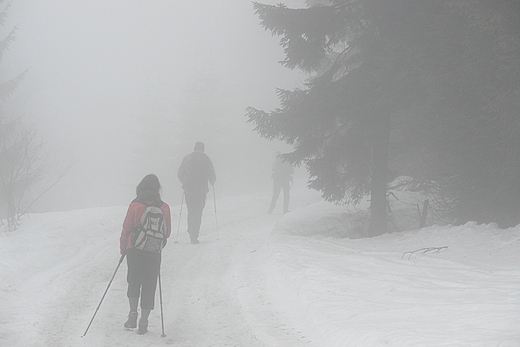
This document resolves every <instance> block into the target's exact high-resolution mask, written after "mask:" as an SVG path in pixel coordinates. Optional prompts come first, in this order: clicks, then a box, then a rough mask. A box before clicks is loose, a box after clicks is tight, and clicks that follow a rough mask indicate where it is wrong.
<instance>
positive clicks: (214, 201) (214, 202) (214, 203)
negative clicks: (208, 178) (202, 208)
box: [213, 185, 218, 240]
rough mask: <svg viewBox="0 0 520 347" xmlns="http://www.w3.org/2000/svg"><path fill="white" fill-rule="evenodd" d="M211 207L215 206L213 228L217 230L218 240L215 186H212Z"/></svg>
mask: <svg viewBox="0 0 520 347" xmlns="http://www.w3.org/2000/svg"><path fill="white" fill-rule="evenodd" d="M213 206H215V228H216V229H217V240H218V223H217V199H216V197H215V185H213Z"/></svg>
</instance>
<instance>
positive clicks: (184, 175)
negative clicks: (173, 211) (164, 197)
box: [177, 142, 216, 244]
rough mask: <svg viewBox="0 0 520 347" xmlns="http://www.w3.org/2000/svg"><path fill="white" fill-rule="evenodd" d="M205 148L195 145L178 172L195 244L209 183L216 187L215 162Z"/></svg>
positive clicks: (197, 241)
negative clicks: (205, 151)
mask: <svg viewBox="0 0 520 347" xmlns="http://www.w3.org/2000/svg"><path fill="white" fill-rule="evenodd" d="M204 147H205V146H204V143H202V142H197V143H195V147H194V149H193V152H192V153H190V154H188V155H186V156H185V157H184V158H183V159H182V163H181V165H180V166H179V169H178V170H177V177H178V178H179V180H180V181H181V183H182V189H183V190H184V198H185V200H186V207H187V208H188V233H189V234H190V239H191V243H193V244H196V243H199V231H200V224H201V220H202V211H203V210H204V206H205V205H206V194H207V193H208V191H209V188H208V182H209V183H211V185H214V184H215V180H216V176H215V169H214V167H213V162H212V161H211V159H210V158H209V157H208V156H207V155H206V154H205V153H204Z"/></svg>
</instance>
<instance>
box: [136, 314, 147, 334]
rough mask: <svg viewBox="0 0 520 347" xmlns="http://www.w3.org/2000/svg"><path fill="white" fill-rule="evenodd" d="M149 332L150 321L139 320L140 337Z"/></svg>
mask: <svg viewBox="0 0 520 347" xmlns="http://www.w3.org/2000/svg"><path fill="white" fill-rule="evenodd" d="M147 332H148V321H147V320H143V319H142V318H141V319H140V320H139V329H137V333H138V334H139V335H143V334H146V333H147Z"/></svg>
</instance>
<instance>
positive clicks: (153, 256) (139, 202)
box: [120, 174, 171, 334]
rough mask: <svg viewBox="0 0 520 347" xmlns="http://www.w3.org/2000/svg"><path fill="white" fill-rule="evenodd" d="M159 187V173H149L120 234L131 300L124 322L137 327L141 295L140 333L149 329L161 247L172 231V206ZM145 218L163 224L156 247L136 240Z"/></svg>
mask: <svg viewBox="0 0 520 347" xmlns="http://www.w3.org/2000/svg"><path fill="white" fill-rule="evenodd" d="M160 190H161V184H160V183H159V179H158V178H157V176H156V175H154V174H149V175H146V176H145V177H144V178H143V179H142V181H141V182H140V183H139V185H138V186H137V188H136V191H137V198H136V199H134V200H133V201H132V202H131V203H130V206H129V207H128V211H127V213H126V217H125V220H124V222H123V230H122V232H121V238H120V248H121V254H124V253H126V261H127V264H128V274H127V282H128V291H127V297H128V302H129V303H130V313H129V314H128V320H127V321H126V322H125V324H124V326H125V328H132V329H133V328H137V316H138V314H137V306H138V304H139V299H140V301H141V319H140V320H139V329H138V331H137V333H138V334H145V333H147V332H148V316H149V315H150V312H151V311H152V310H153V308H154V304H155V290H156V287H157V277H158V275H159V269H160V266H161V249H162V248H163V247H164V245H166V239H167V238H168V237H169V236H170V234H171V216H170V207H169V206H168V204H166V203H165V202H163V201H162V200H161V197H160ZM149 206H155V207H156V208H155V210H153V211H155V212H156V213H155V214H153V213H152V214H150V211H152V210H151V209H150V207H149ZM145 211H146V214H145ZM143 214H144V215H145V216H144V217H143ZM161 214H162V216H161ZM147 216H151V217H150V218H148V217H147ZM142 217H143V218H142ZM155 217H157V218H155ZM144 220H148V221H152V222H149V223H148V224H149V227H152V228H153V227H157V225H160V226H159V228H160V230H159V232H160V233H162V234H163V235H162V238H159V241H157V239H156V240H155V241H154V242H155V243H156V244H155V248H153V247H152V248H151V251H150V246H146V247H142V246H141V242H139V243H136V238H137V235H138V234H137V233H136V231H139V230H142V229H143V228H140V226H141V225H142V223H143V221H144ZM159 236H161V235H159ZM157 242H159V243H157Z"/></svg>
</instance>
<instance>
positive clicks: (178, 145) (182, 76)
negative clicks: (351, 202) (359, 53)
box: [3, 0, 304, 211]
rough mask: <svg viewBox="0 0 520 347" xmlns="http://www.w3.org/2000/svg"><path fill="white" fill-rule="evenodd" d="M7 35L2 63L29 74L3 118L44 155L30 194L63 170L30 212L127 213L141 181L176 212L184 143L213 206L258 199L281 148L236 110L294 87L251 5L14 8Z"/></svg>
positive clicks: (294, 77) (32, 4) (40, 3)
mask: <svg viewBox="0 0 520 347" xmlns="http://www.w3.org/2000/svg"><path fill="white" fill-rule="evenodd" d="M276 2H278V1H264V3H276ZM286 3H287V5H289V6H297V5H301V4H298V2H297V1H287V2H286ZM9 25H16V26H17V27H18V30H17V33H16V41H15V42H14V43H13V44H12V46H11V47H10V50H9V52H8V54H7V55H5V56H4V59H3V63H4V64H5V65H7V66H8V67H9V72H10V73H11V74H16V73H18V72H21V71H23V70H24V69H26V68H29V74H28V76H27V78H26V79H25V80H24V82H23V83H22V84H21V85H20V87H19V88H18V90H17V92H16V95H15V96H14V99H13V100H12V101H11V102H13V103H14V104H16V105H17V106H16V107H13V109H16V110H17V113H18V114H20V115H22V116H23V119H24V121H25V122H26V123H27V124H28V125H29V126H30V127H32V128H33V129H35V130H36V132H37V134H38V136H40V137H41V138H42V139H43V141H44V142H45V147H44V150H43V152H44V153H45V154H48V159H47V163H48V165H49V170H48V172H47V174H46V175H45V179H44V180H43V181H42V182H41V183H40V184H39V185H38V186H37V187H36V188H35V189H33V191H32V192H31V193H32V194H34V195H38V194H39V193H41V191H43V190H44V189H46V188H47V187H49V186H50V185H52V183H53V182H54V181H55V180H56V179H57V177H58V175H59V173H60V172H61V171H62V170H64V169H65V168H66V167H67V166H68V165H70V164H71V163H72V167H71V169H70V170H69V171H68V173H67V174H66V176H64V177H63V178H62V179H60V181H59V182H58V184H57V185H56V186H54V188H52V189H51V190H50V191H49V192H48V193H46V194H45V195H44V196H43V197H42V198H41V199H40V200H39V201H38V204H36V205H35V207H36V209H37V210H39V211H49V210H69V209H76V208H83V207H93V206H110V205H123V204H127V203H128V202H129V200H130V199H132V198H133V196H134V193H135V186H136V185H137V183H138V182H139V180H140V179H141V178H142V177H143V176H144V175H145V174H147V173H150V172H153V173H156V174H157V175H158V176H159V179H160V180H161V183H162V185H163V196H164V199H165V200H166V201H168V202H170V203H171V204H178V203H180V199H181V195H180V194H181V193H180V192H181V190H180V183H179V182H178V180H177V177H176V170H177V167H178V166H179V164H180V161H181V160H182V157H183V156H184V155H185V154H187V153H189V152H191V151H192V149H193V145H194V143H195V141H203V142H205V143H206V153H207V154H208V155H209V156H210V157H211V158H212V160H213V162H214V165H215V169H216V171H217V184H216V191H217V195H218V194H236V193H242V192H247V191H248V190H249V189H252V188H259V189H262V188H264V187H265V189H267V190H268V189H270V188H269V187H270V186H269V185H270V170H271V164H272V161H273V160H274V153H275V151H276V150H280V151H282V152H284V151H287V150H289V149H290V147H288V146H287V145H286V144H283V143H278V142H269V141H267V140H265V139H261V138H260V136H259V135H258V134H257V133H255V132H253V131H252V125H251V124H247V123H246V117H245V116H244V114H245V109H246V107H248V106H253V107H256V108H259V109H264V110H270V109H273V108H275V107H277V106H278V99H277V97H276V94H275V87H283V88H293V87H297V86H301V83H302V81H303V79H304V76H301V75H298V74H297V73H296V72H294V71H288V70H287V69H285V68H283V67H282V66H281V65H280V64H279V61H280V60H282V59H283V52H282V49H281V47H280V46H279V45H278V38H277V37H272V36H271V34H270V32H266V31H264V29H263V28H261V27H260V25H259V19H258V18H257V17H256V16H255V15H254V13H253V8H252V4H251V2H249V1H246V0H225V1H201V0H190V1H172V0H154V1H143V0H141V1H138V0H125V1H115V0H114V1H101V0H94V1H93V0H89V1H87V0H74V1H69V0H54V1H51V2H49V1H44V0H16V1H15V2H14V3H13V5H12V8H11V9H10V11H9V20H8V23H7V25H6V28H9ZM201 86H202V87H201ZM208 86H211V88H208ZM177 200H178V201H177Z"/></svg>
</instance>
